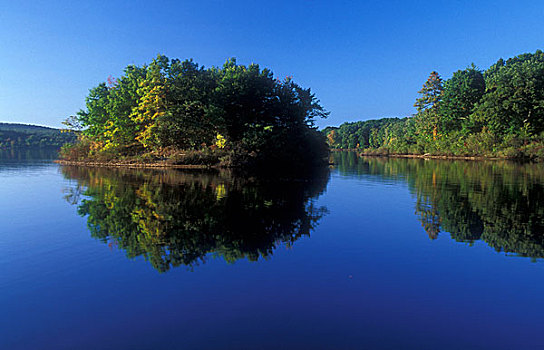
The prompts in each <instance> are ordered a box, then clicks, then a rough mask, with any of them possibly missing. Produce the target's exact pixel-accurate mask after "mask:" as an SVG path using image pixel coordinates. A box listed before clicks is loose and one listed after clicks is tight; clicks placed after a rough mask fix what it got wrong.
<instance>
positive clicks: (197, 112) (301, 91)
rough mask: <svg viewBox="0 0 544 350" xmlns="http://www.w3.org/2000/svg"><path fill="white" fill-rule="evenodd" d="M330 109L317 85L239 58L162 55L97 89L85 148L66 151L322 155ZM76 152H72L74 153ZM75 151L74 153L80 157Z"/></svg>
mask: <svg viewBox="0 0 544 350" xmlns="http://www.w3.org/2000/svg"><path fill="white" fill-rule="evenodd" d="M327 115H328V112H326V111H325V110H324V109H323V107H322V106H321V105H320V103H319V101H318V100H317V98H316V97H315V95H314V94H313V93H312V92H311V90H310V89H305V88H302V87H300V86H299V85H298V84H296V83H295V82H294V81H293V80H292V79H291V78H290V77H287V78H285V79H282V80H281V79H277V78H275V77H274V75H273V74H272V72H271V71H270V70H269V69H266V68H264V69H262V68H261V67H260V66H259V65H257V64H250V65H248V66H246V65H240V64H238V63H237V61H236V59H234V58H232V59H229V60H227V61H226V62H225V64H224V65H223V67H221V68H217V67H212V68H204V67H202V66H199V65H198V64H197V63H195V62H194V61H192V60H185V61H181V60H179V59H169V58H167V57H166V56H162V55H159V56H157V58H155V59H154V60H153V61H152V62H151V63H150V64H148V65H143V66H141V67H140V66H135V65H130V66H128V67H127V68H125V71H124V75H123V76H121V77H119V78H116V79H114V78H109V79H108V81H107V82H103V83H101V84H99V85H98V86H96V87H94V88H93V89H91V90H90V92H89V95H88V96H87V99H86V109H85V110H82V111H80V112H79V113H78V115H77V119H78V120H77V121H78V122H79V123H80V124H81V126H82V127H83V131H82V135H83V137H82V140H81V142H80V144H79V146H78V147H79V149H78V148H77V147H76V148H74V149H75V150H81V148H83V151H82V152H75V153H74V149H72V150H67V151H66V152H65V153H64V154H65V157H66V158H78V157H81V158H92V157H93V156H97V155H105V154H108V152H109V153H110V154H116V155H122V154H130V153H131V152H132V153H138V154H142V153H152V154H153V155H154V156H156V157H162V156H164V155H168V154H171V153H172V152H175V151H179V150H184V151H186V150H203V149H206V150H210V149H211V150H216V149H218V150H217V152H216V153H218V154H221V155H222V156H224V157H226V158H228V159H229V162H230V163H231V164H235V165H239V164H242V163H244V164H245V163H256V164H262V163H264V162H267V163H275V164H277V162H280V163H281V164H283V165H284V166H285V167H296V166H298V165H304V164H306V163H312V162H317V161H321V160H322V159H323V158H324V157H325V156H326V153H327V146H326V143H325V138H324V137H323V135H321V134H320V133H319V132H317V130H316V127H315V126H314V120H315V119H316V118H325V117H326V116H327ZM71 152H72V153H71ZM74 155H75V156H74Z"/></svg>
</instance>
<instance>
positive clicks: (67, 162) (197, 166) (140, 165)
mask: <svg viewBox="0 0 544 350" xmlns="http://www.w3.org/2000/svg"><path fill="white" fill-rule="evenodd" d="M53 162H54V163H57V164H59V165H68V166H88V167H107V168H128V169H131V168H132V169H199V170H203V169H220V168H222V167H220V166H218V165H204V164H168V163H167V162H154V163H123V162H95V161H74V160H62V159H56V160H54V161H53Z"/></svg>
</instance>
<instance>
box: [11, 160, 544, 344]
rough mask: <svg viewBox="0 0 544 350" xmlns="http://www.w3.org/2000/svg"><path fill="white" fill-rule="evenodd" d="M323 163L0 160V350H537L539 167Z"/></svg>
mask: <svg viewBox="0 0 544 350" xmlns="http://www.w3.org/2000/svg"><path fill="white" fill-rule="evenodd" d="M8 158H9V157H8ZM34 158H35V157H34ZM336 161H337V165H335V166H334V167H332V168H331V169H328V170H325V171H322V172H320V173H319V174H316V175H314V176H313V177H309V178H305V179H298V180H297V181H293V180H288V179H275V180H270V179H256V178H250V179H247V178H239V177H237V176H235V175H234V174H231V173H224V172H221V173H198V172H197V173H195V172H191V173H186V172H181V171H119V170H107V169H92V168H91V169H84V168H62V167H59V166H58V165H56V164H54V163H51V162H50V161H49V160H41V161H40V160H28V159H27V160H25V157H19V158H16V157H15V158H14V157H11V159H6V157H4V159H3V160H1V161H0V194H1V196H0V219H1V224H2V225H1V226H0V310H1V313H0V349H177V348H183V349H217V348H228V349H261V348H262V349H278V348H286V349H301V348H308V349H321V348H323V349H365V348H367V349H538V348H542V346H543V345H542V344H543V342H544V335H543V334H542V328H543V325H544V321H542V319H543V317H542V315H543V313H544V298H543V297H542V296H543V295H544V265H543V262H542V260H541V258H542V257H544V230H542V228H543V227H544V189H543V188H544V187H543V186H544V170H543V167H542V166H541V165H516V164H511V163H501V162H495V163H488V162H444V161H423V160H405V159H389V160H387V159H379V158H374V159H372V158H370V159H358V158H356V157H354V156H353V155H352V154H341V155H336Z"/></svg>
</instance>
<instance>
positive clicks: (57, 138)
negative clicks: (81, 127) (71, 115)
mask: <svg viewBox="0 0 544 350" xmlns="http://www.w3.org/2000/svg"><path fill="white" fill-rule="evenodd" d="M75 141H76V135H74V134H73V133H63V132H61V130H58V129H53V128H48V127H44V126H37V125H26V124H15V123H0V149H3V150H12V149H29V148H60V147H61V146H63V145H65V144H68V143H73V142H75Z"/></svg>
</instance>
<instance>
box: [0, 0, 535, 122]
mask: <svg viewBox="0 0 544 350" xmlns="http://www.w3.org/2000/svg"><path fill="white" fill-rule="evenodd" d="M543 19H544V1H538V0H535V1H511V0H510V1H502V0H495V1H476V0H473V1H298V0H292V1H256V0H254V1H236V0H233V1H207V0H199V1H180V0H178V1H37V0H34V1H11V0H0V67H1V68H0V121H9V122H22V123H33V124H40V125H49V126H60V123H61V121H62V120H64V119H65V118H66V117H67V116H69V115H71V114H74V113H76V112H77V111H78V110H79V109H81V108H84V99H85V96H86V95H87V93H88V90H89V89H90V88H91V87H93V86H95V85H97V84H98V83H99V82H102V81H105V80H106V78H107V77H108V76H109V75H113V76H119V75H121V74H122V70H123V68H124V67H125V66H127V65H128V64H143V63H145V62H149V61H150V60H151V59H152V58H154V57H155V56H156V55H157V54H158V53H161V54H165V55H167V56H169V57H175V58H182V59H183V58H194V59H195V61H196V62H198V63H200V64H203V65H205V66H218V65H222V64H223V62H224V61H225V60H226V59H227V58H228V57H236V58H237V59H238V61H239V63H243V64H248V63H252V62H254V63H259V64H260V65H261V66H263V67H268V68H270V69H272V71H273V72H274V73H275V74H276V75H277V76H279V77H283V76H287V75H292V76H293V77H294V79H295V81H297V82H298V83H299V84H301V85H302V86H305V87H310V88H312V90H313V91H314V92H315V93H316V95H317V97H318V98H319V99H320V100H321V102H322V104H323V106H324V107H325V108H326V109H327V110H329V111H330V112H331V116H330V117H329V118H328V119H327V120H324V121H320V122H319V123H318V125H320V126H325V125H338V124H340V123H342V122H344V121H355V120H364V119H372V118H378V117H383V116H404V115H409V114H411V113H413V112H414V108H413V107H412V105H413V103H414V100H415V98H416V96H417V91H418V90H419V89H420V87H421V85H422V84H423V82H424V81H425V79H426V78H427V76H428V74H429V73H430V72H431V71H432V70H437V71H438V72H439V73H440V74H441V75H442V76H443V77H445V78H447V77H449V76H451V74H452V73H453V72H454V71H455V70H457V69H462V68H465V67H466V66H468V65H470V63H472V62H474V63H475V64H476V65H477V66H479V67H480V68H487V67H488V66H489V65H491V64H492V63H494V62H495V61H496V60H497V59H498V58H500V57H503V58H508V57H511V56H514V55H517V54H520V53H524V52H534V51H536V50H537V49H543V48H544V47H543V46H544V45H543V44H544V25H543V23H544V21H543Z"/></svg>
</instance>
